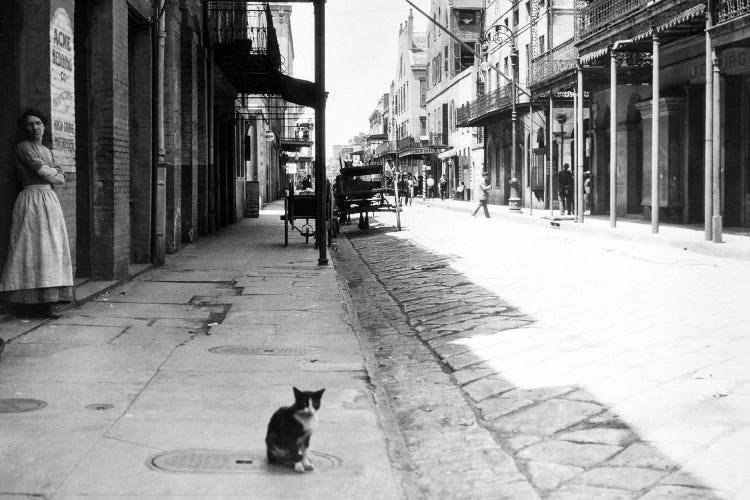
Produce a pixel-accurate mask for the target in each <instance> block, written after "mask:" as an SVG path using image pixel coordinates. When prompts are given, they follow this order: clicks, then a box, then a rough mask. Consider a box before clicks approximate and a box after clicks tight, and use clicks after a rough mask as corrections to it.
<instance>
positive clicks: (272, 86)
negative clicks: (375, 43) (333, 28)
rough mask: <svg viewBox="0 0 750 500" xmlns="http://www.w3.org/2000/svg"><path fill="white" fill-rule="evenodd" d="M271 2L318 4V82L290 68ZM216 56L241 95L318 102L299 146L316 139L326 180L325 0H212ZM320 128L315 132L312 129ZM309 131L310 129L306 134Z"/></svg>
mask: <svg viewBox="0 0 750 500" xmlns="http://www.w3.org/2000/svg"><path fill="white" fill-rule="evenodd" d="M269 3H311V4H313V8H314V17H315V19H314V25H315V26H314V27H315V29H314V38H315V82H309V81H306V80H301V79H297V78H293V77H291V76H289V75H286V74H284V72H283V70H282V67H283V65H282V57H281V52H280V49H279V42H278V37H277V34H276V29H275V28H274V23H273V17H272V13H271V9H270V7H269ZM207 7H208V14H209V23H210V30H209V31H210V34H211V38H212V40H211V41H212V52H213V61H214V63H215V65H216V66H217V67H218V68H219V69H220V70H221V73H222V74H223V76H224V77H225V78H226V80H227V81H228V82H229V83H230V84H231V85H232V87H233V88H234V90H235V91H236V92H237V94H238V96H239V95H245V96H268V97H280V98H281V99H283V100H285V101H287V102H288V103H294V104H297V105H299V106H304V107H309V108H313V109H314V110H315V120H314V123H315V126H314V129H313V128H312V127H310V128H307V129H306V130H300V135H299V136H297V135H296V130H295V136H294V139H295V141H296V142H298V143H299V145H298V146H302V145H304V146H309V145H312V144H314V145H315V184H316V185H317V186H324V185H325V183H326V177H325V100H326V92H325V1H324V0H286V1H281V0H272V1H271V2H262V3H261V2H246V1H240V0H222V1H218V0H208V5H207ZM313 130H314V137H311V135H310V134H311V133H312V132H313ZM305 133H306V135H305ZM316 198H317V199H316V205H317V206H318V208H319V210H318V212H319V213H318V220H317V222H316V228H318V229H317V232H318V235H317V241H318V243H319V251H320V255H319V259H318V263H319V264H326V263H327V262H328V259H327V256H326V245H325V240H326V231H325V191H324V190H323V189H320V190H318V192H317V197H316Z"/></svg>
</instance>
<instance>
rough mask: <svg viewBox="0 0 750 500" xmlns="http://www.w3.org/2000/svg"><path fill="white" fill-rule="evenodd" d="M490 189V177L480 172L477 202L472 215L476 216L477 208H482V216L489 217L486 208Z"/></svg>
mask: <svg viewBox="0 0 750 500" xmlns="http://www.w3.org/2000/svg"><path fill="white" fill-rule="evenodd" d="M490 189H492V186H490V178H489V176H488V175H487V174H486V173H484V174H482V183H481V184H480V185H479V200H478V201H479V203H478V204H477V208H475V209H474V211H473V212H472V213H471V215H472V216H474V217H476V215H477V212H479V209H480V208H484V216H485V217H487V218H488V219H489V218H490V211H489V210H488V209H487V200H489V198H490Z"/></svg>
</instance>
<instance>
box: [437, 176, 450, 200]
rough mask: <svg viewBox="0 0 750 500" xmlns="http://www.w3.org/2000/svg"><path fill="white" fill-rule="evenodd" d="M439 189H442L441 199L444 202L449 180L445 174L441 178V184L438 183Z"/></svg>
mask: <svg viewBox="0 0 750 500" xmlns="http://www.w3.org/2000/svg"><path fill="white" fill-rule="evenodd" d="M438 188H439V189H440V199H441V200H444V199H445V195H446V193H447V192H448V179H446V178H445V174H443V175H442V176H440V182H438Z"/></svg>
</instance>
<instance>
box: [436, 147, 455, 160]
mask: <svg viewBox="0 0 750 500" xmlns="http://www.w3.org/2000/svg"><path fill="white" fill-rule="evenodd" d="M459 153H460V150H459V149H456V148H451V149H449V150H448V151H443V152H442V153H440V154H438V158H440V159H441V160H447V159H448V158H453V157H454V156H458V155H459Z"/></svg>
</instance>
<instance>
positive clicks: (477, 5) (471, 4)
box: [449, 0, 484, 9]
mask: <svg viewBox="0 0 750 500" xmlns="http://www.w3.org/2000/svg"><path fill="white" fill-rule="evenodd" d="M449 4H452V5H451V8H453V9H484V0H453V1H452V2H449Z"/></svg>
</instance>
